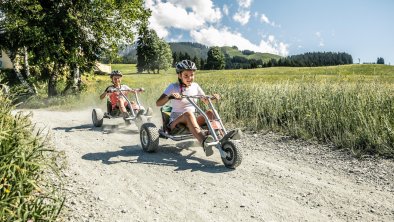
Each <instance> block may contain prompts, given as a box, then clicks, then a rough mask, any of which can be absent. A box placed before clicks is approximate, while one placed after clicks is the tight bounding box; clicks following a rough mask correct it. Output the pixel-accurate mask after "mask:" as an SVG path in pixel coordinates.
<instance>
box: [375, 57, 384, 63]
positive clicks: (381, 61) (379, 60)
mask: <svg viewBox="0 0 394 222" xmlns="http://www.w3.org/2000/svg"><path fill="white" fill-rule="evenodd" d="M376 64H384V59H383V58H382V57H379V58H378V60H377V61H376Z"/></svg>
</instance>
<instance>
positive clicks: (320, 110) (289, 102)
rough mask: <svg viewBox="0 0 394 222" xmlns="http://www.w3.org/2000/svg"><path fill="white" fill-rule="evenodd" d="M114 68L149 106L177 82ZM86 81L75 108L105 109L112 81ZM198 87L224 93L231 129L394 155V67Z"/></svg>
mask: <svg viewBox="0 0 394 222" xmlns="http://www.w3.org/2000/svg"><path fill="white" fill-rule="evenodd" d="M112 69H118V70H121V71H122V72H123V73H124V74H125V76H124V78H123V83H124V84H127V85H129V86H130V87H132V88H133V87H135V88H137V87H143V88H145V89H146V92H145V93H144V94H143V95H142V99H143V101H145V104H148V105H149V106H152V107H154V104H155V101H156V99H157V98H158V97H159V96H160V95H161V94H162V92H163V91H164V89H165V87H166V86H167V85H168V84H169V83H171V82H174V81H176V80H177V76H176V74H175V71H174V69H170V70H167V71H162V72H161V73H160V74H137V73H136V67H135V65H127V64H116V65H112ZM84 78H85V79H84V82H85V83H86V84H87V92H85V93H84V94H82V95H80V96H79V97H78V101H79V104H78V106H102V107H104V102H103V101H100V100H99V99H98V95H99V94H100V93H101V92H102V91H103V90H104V89H105V87H106V86H107V85H109V84H110V80H109V77H108V76H97V75H90V76H85V77H84ZM196 82H198V83H199V84H200V85H201V86H202V87H203V89H204V91H205V92H206V93H207V94H211V93H219V94H221V96H222V99H221V101H220V102H219V103H218V109H219V112H220V114H221V116H222V118H223V119H224V121H225V123H226V124H232V125H236V126H239V127H244V128H247V129H251V130H272V131H276V132H282V133H285V134H288V135H291V136H293V137H296V138H304V139H314V140H318V141H321V142H324V143H331V144H334V145H335V146H336V147H338V148H344V149H348V150H350V151H351V152H353V153H354V154H355V155H363V154H377V155H382V156H386V157H394V132H393V128H394V67H393V66H387V65H344V66H330V67H313V68H309V67H304V68H289V67H275V68H263V69H250V70H219V71H208V70H201V71H197V77H196ZM73 104H74V105H75V103H70V104H69V106H71V107H72V106H74V105H73ZM81 104H82V105H81ZM63 107H64V106H63ZM156 115H159V114H158V113H156Z"/></svg>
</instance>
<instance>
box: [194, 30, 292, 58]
mask: <svg viewBox="0 0 394 222" xmlns="http://www.w3.org/2000/svg"><path fill="white" fill-rule="evenodd" d="M190 36H191V37H192V38H193V39H194V40H195V41H196V42H198V43H201V44H204V45H207V46H237V47H238V49H240V50H245V49H248V50H253V51H255V52H265V53H272V54H277V55H282V56H287V55H288V54H289V52H288V45H287V44H285V43H283V42H278V41H277V40H276V39H275V37H274V36H272V35H270V36H268V38H267V39H261V41H260V44H259V45H256V44H253V43H251V42H250V41H249V40H248V39H246V38H244V37H243V36H242V35H241V34H240V33H237V32H231V31H229V30H228V29H227V28H223V29H216V28H214V27H212V26H211V27H208V28H203V29H201V30H193V31H191V32H190Z"/></svg>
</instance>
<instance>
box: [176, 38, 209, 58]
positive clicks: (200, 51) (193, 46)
mask: <svg viewBox="0 0 394 222" xmlns="http://www.w3.org/2000/svg"><path fill="white" fill-rule="evenodd" d="M169 44H170V48H171V50H172V52H173V53H174V52H175V53H177V54H179V53H182V54H185V53H187V54H189V55H190V57H191V58H194V57H197V58H199V59H200V58H203V59H204V60H206V59H207V57H208V56H207V53H208V50H209V47H208V46H206V45H203V44H200V43H194V42H170V43H169Z"/></svg>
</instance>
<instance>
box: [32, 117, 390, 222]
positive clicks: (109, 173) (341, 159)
mask: <svg viewBox="0 0 394 222" xmlns="http://www.w3.org/2000/svg"><path fill="white" fill-rule="evenodd" d="M32 112H33V117H32V119H33V121H34V122H35V123H37V126H38V127H40V128H45V129H47V130H48V132H49V135H50V138H51V141H52V142H53V144H54V145H55V147H56V149H57V150H59V151H62V152H64V154H65V158H66V165H67V167H66V168H65V169H64V170H63V174H64V175H63V178H64V182H65V183H66V185H65V191H66V197H67V199H66V203H65V208H64V209H63V212H62V220H64V221H103V222H104V221H105V222H107V221H394V161H393V160H382V159H374V158H364V159H363V160H357V159H354V158H352V157H351V156H349V155H348V154H347V153H345V152H344V151H339V150H333V149H332V148H330V147H329V146H322V145H319V144H315V143H309V142H304V141H300V140H293V139H290V138H288V137H285V136H280V135H277V134H273V133H266V134H262V133H251V132H249V133H245V137H244V138H243V139H242V140H241V141H239V143H240V145H241V147H242V149H243V153H244V160H243V162H242V164H241V165H240V166H239V167H238V168H237V169H236V170H229V169H227V168H225V167H224V166H223V164H222V161H221V158H220V155H219V153H218V152H217V150H216V151H215V153H214V155H213V156H211V157H206V156H205V155H204V153H203V151H202V148H201V147H198V146H195V145H194V143H193V142H192V141H185V142H172V141H170V140H160V145H161V147H160V149H159V150H158V152H156V153H144V152H143V151H142V149H141V147H140V145H139V144H140V142H139V133H138V130H137V128H136V127H135V126H133V125H132V126H125V125H124V124H123V123H122V121H121V120H119V119H117V120H111V121H109V120H105V121H104V127H103V128H93V126H92V123H91V119H90V116H91V113H90V112H91V110H81V111H71V112H58V111H48V110H33V111H32ZM117 125H118V127H117V128H115V126H117Z"/></svg>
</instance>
